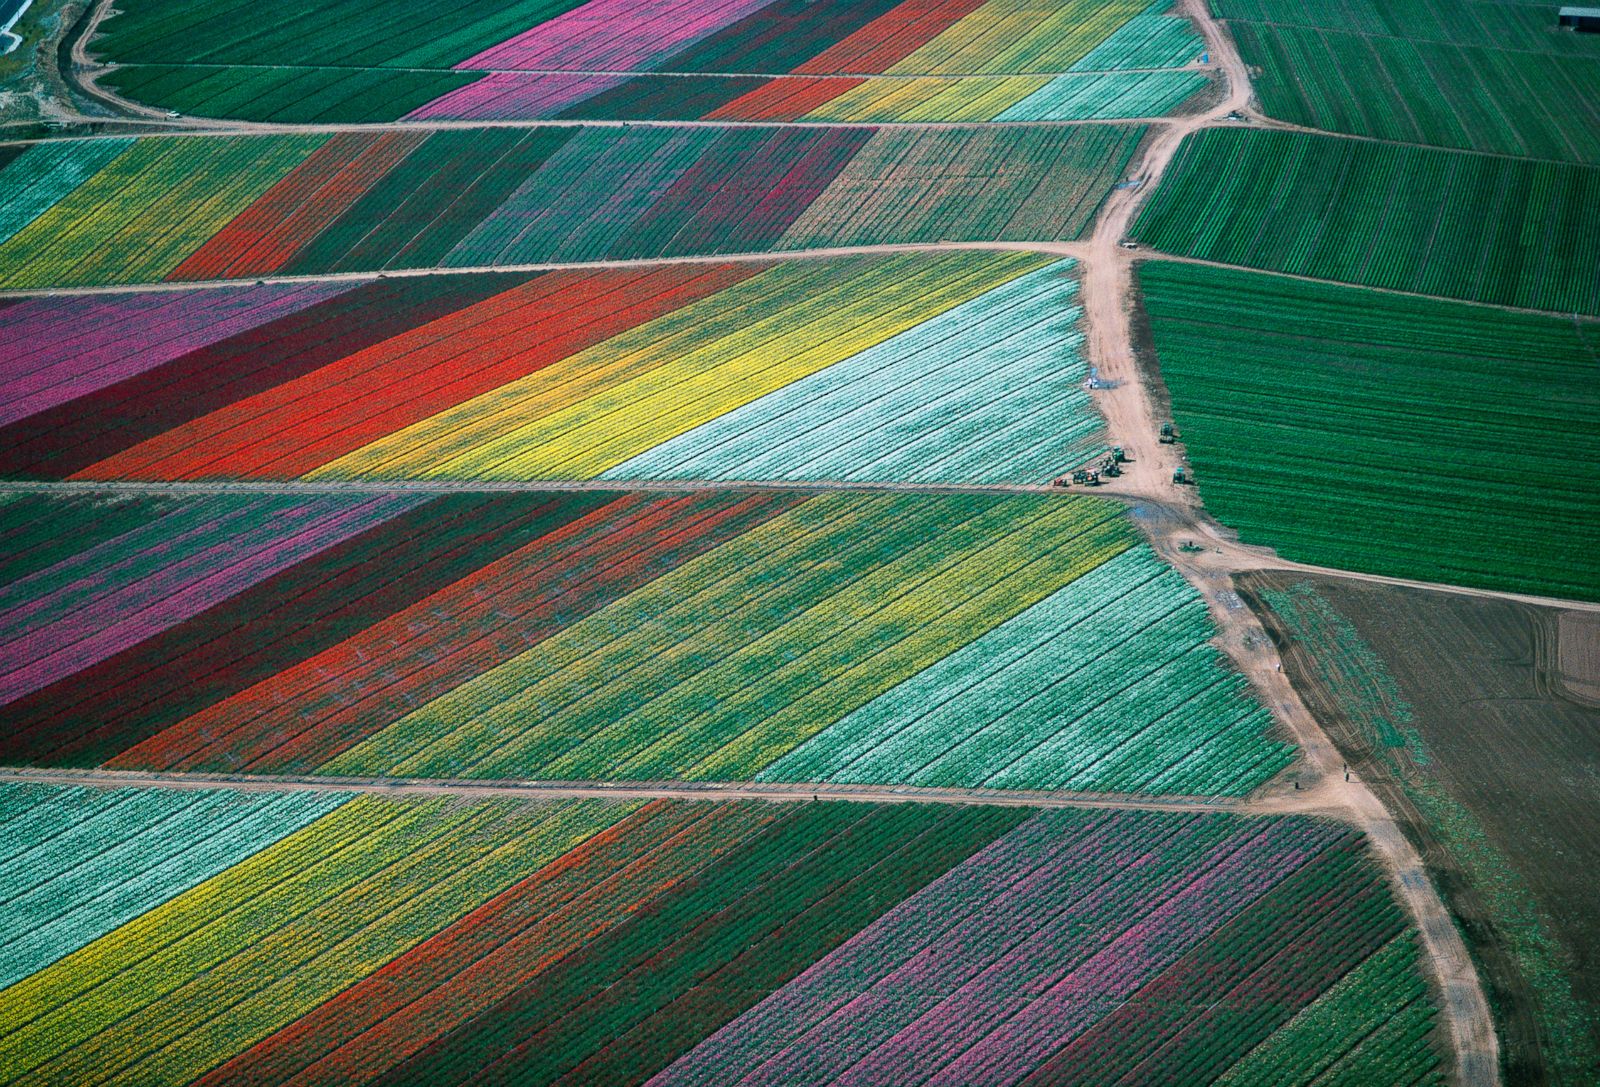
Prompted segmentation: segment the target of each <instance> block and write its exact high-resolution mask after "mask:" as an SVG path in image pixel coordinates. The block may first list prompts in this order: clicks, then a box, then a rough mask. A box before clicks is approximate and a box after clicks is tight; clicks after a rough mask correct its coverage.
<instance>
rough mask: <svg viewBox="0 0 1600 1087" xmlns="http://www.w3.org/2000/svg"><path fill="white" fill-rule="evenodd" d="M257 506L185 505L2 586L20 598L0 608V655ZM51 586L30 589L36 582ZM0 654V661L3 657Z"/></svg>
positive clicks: (223, 531) (175, 558) (9, 596)
mask: <svg viewBox="0 0 1600 1087" xmlns="http://www.w3.org/2000/svg"><path fill="white" fill-rule="evenodd" d="M259 510H260V506H259V504H256V503H250V504H246V505H238V506H232V507H223V508H222V509H221V510H220V512H219V510H218V508H217V506H216V505H215V504H213V503H209V502H205V503H185V504H182V505H180V506H178V507H176V508H174V509H170V510H168V511H167V512H165V513H163V514H161V515H160V516H158V517H156V518H154V519H152V520H151V521H150V522H148V523H147V524H144V525H141V526H139V527H138V528H136V529H133V530H132V531H129V532H124V533H123V534H122V535H120V536H116V537H114V538H112V539H110V540H107V541H105V542H104V543H101V544H99V545H97V546H95V547H92V548H90V549H89V550H87V551H82V552H79V553H78V554H76V555H71V556H68V557H67V558H65V559H63V560H61V561H60V562H58V563H56V564H54V565H53V566H49V567H46V568H45V569H43V570H40V571H38V572H37V573H34V574H31V575H29V576H28V577H26V578H22V579H21V580H19V581H17V582H16V583H15V584H13V585H8V586H6V588H5V590H4V594H3V599H4V600H5V601H14V600H15V601H20V603H15V604H10V605H9V606H7V607H5V608H4V610H0V654H3V652H4V649H5V647H6V646H8V645H9V644H10V643H11V642H12V641H14V640H16V639H18V638H21V637H24V636H28V635H31V634H33V633H34V631H35V630H37V629H38V628H41V627H44V626H48V625H50V624H51V623H55V622H58V621H59V620H60V619H61V617H62V616H64V615H67V614H70V613H71V612H72V610H73V609H75V608H80V607H82V606H84V604H85V603H86V602H89V601H93V600H95V599H97V598H99V597H100V596H102V595H103V594H106V593H112V592H118V591H120V590H121V589H122V588H123V587H124V586H126V585H129V584H131V583H133V582H135V581H137V580H139V579H140V578H141V577H144V576H146V575H145V574H141V573H138V571H140V570H141V569H143V568H145V567H147V566H149V565H150V560H151V559H152V558H154V559H157V560H159V559H160V558H161V557H162V556H171V559H170V562H169V563H168V566H169V568H170V566H171V565H172V564H174V563H177V562H179V561H181V560H182V558H184V557H187V555H188V554H189V553H190V552H192V551H193V550H194V548H195V547H197V546H200V545H203V544H205V542H206V541H207V540H210V539H213V538H216V537H219V536H226V535H227V534H228V533H229V532H231V531H233V530H232V529H231V528H230V526H231V525H233V524H234V523H235V522H239V521H247V520H248V519H249V518H250V517H251V516H252V515H253V514H256V513H257V512H258V511H259ZM41 583H42V584H46V585H48V584H55V585H56V588H54V589H50V590H47V591H45V592H39V593H35V592H34V587H35V586H36V585H38V584H41ZM3 659H4V657H3V655H0V660H3Z"/></svg>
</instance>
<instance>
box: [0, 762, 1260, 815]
mask: <svg viewBox="0 0 1600 1087" xmlns="http://www.w3.org/2000/svg"><path fill="white" fill-rule="evenodd" d="M0 782H32V783H33V784H36V785H69V786H70V785H81V786H90V787H94V788H125V787H128V786H134V785H138V786H143V787H147V788H161V789H214V788H217V787H218V786H224V785H225V786H228V787H229V788H235V789H243V790H245V791H247V792H356V793H378V794H381V795H385V796H407V795H426V796H440V795H444V796H462V797H506V796H518V797H527V798H531V799H541V800H568V799H594V798H605V799H611V800H662V799H666V800H707V799H712V800H784V801H798V800H805V801H809V800H850V801H855V802H857V803H863V804H910V803H916V804H983V805H999V806H1001V807H1011V808H1086V809H1096V810H1099V809H1110V810H1129V811H1134V810H1138V811H1217V812H1235V813H1239V812H1245V811H1248V810H1249V805H1248V804H1247V803H1245V802H1242V801H1233V800H1226V799H1217V798H1215V797H1203V796H1196V797H1185V796H1174V797H1146V796H1122V795H1117V794H1112V793H1069V792H1017V791H1008V790H999V789H942V788H941V789H927V788H918V787H913V786H875V785H828V784H815V785H813V784H802V785H781V784H774V785H767V784H761V783H756V782H736V781H704V782H702V781H640V782H610V781H526V780H503V781H493V780H484V779H481V778H392V777H322V776H316V775H309V776H281V775H273V774H200V773H188V772H185V773H177V774H160V773H143V772H140V771H136V770H52V769H14V768H13V769H0Z"/></svg>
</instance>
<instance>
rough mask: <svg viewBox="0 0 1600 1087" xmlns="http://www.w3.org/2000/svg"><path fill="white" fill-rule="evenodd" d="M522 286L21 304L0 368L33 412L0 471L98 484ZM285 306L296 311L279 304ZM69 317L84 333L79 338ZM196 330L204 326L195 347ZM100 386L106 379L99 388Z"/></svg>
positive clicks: (459, 284) (10, 438)
mask: <svg viewBox="0 0 1600 1087" xmlns="http://www.w3.org/2000/svg"><path fill="white" fill-rule="evenodd" d="M525 278H526V277H523V276H509V275H482V276H479V275H472V276H419V277H413V278H405V279H391V280H381V281H375V282H367V283H361V284H341V285H339V286H338V287H328V286H326V285H322V284H319V285H315V286H305V287H296V288H283V287H278V286H261V287H248V288H239V289H237V290H232V289H225V290H222V291H220V292H219V293H217V294H212V293H210V292H209V291H205V292H202V291H183V292H174V293H172V294H170V295H169V294H164V293H162V294H157V293H150V294H139V295H116V296H112V297H111V298H109V299H107V300H104V301H96V302H88V301H86V300H85V299H84V298H82V297H75V298H71V299H62V300H59V301H51V300H47V299H31V300H28V301H24V302H19V303H17V304H15V305H13V306H12V307H10V308H9V309H8V310H6V311H5V312H6V316H5V318H4V319H3V320H4V322H5V323H6V324H7V325H8V327H9V326H10V324H11V322H15V327H17V328H18V329H20V330H21V331H22V332H24V333H26V334H27V335H26V336H25V337H18V338H16V339H9V340H7V341H6V342H5V343H4V344H3V345H0V358H4V359H5V362H4V363H3V365H4V366H5V367H6V370H7V372H8V374H15V375H16V380H17V382H18V385H19V388H22V389H24V390H26V392H25V397H26V398H25V399H24V400H21V401H18V402H16V407H15V409H14V410H15V411H16V412H18V413H19V414H20V412H22V411H24V410H28V409H38V410H31V411H30V413H29V414H27V415H26V416H25V417H21V418H16V419H14V420H12V421H10V422H8V423H7V425H6V426H5V427H4V429H3V430H0V474H4V475H5V476H8V477H11V478H19V477H20V478H39V477H44V478H57V479H59V478H64V477H68V476H71V475H73V474H74V473H85V474H87V475H94V474H95V473H94V472H92V471H89V469H91V468H92V467H93V466H94V465H95V464H96V463H98V462H100V461H102V460H105V459H109V458H115V457H118V456H120V455H122V454H124V453H125V452H126V451H127V450H128V449H130V448H133V447H136V446H138V445H140V444H141V443H144V442H149V441H152V440H154V439H156V438H158V437H159V436H160V435H162V434H164V433H166V432H168V431H171V430H175V429H179V428H182V427H184V426H188V425H191V424H193V423H194V421H195V420H197V419H200V418H203V417H205V416H207V415H208V414H211V413H213V412H216V411H220V410H223V409H225V408H227V407H229V406H230V405H233V404H236V403H238V402H240V401H243V400H249V399H251V398H252V397H256V396H260V395H263V394H266V393H269V392H270V391H271V390H272V389H274V388H276V387H278V386H280V385H282V384H285V383H290V382H293V381H295V380H297V379H298V378H301V377H303V376H305V375H308V374H312V373H316V372H317V371H319V370H321V369H324V368H326V367H328V366H330V365H333V364H335V363H338V362H339V361H341V360H343V359H345V358H348V357H350V356H352V355H356V354H360V353H362V352H363V351H365V350H366V349H368V348H371V347H373V346H374V345H376V344H381V343H384V342H386V341H390V340H393V339H395V338H396V337H399V336H400V335H401V334H403V333H407V332H410V331H412V330H414V329H418V328H421V327H424V326H426V325H428V324H430V323H433V322H435V321H437V320H439V319H441V318H445V317H447V316H449V315H451V314H454V313H456V312H458V311H462V310H466V309H470V308H471V307H473V306H475V305H477V304H479V303H481V302H484V301H485V300H486V299H488V298H490V297H492V296H494V295H497V294H500V293H501V292H503V291H505V290H507V289H509V288H512V287H515V286H517V285H518V284H519V283H521V282H523V281H524V280H525ZM285 290H289V291H290V292H291V293H290V294H288V295H285V294H284V292H285ZM286 298H292V299H294V302H293V303H292V304H288V305H285V304H283V303H284V300H285V299H286ZM151 300H154V301H151ZM222 307H226V310H224V309H223V308H222ZM78 313H83V314H84V315H85V318H86V319H87V320H90V321H91V322H92V324H91V325H90V326H89V327H88V328H84V329H83V330H82V331H79V330H78V327H77V321H76V317H75V315H76V314H78ZM226 313H237V314H239V315H240V316H241V318H242V320H238V321H235V320H234V319H233V318H231V317H227V316H225V314H226ZM252 315H253V316H252ZM263 317H264V318H267V319H265V320H259V318H263ZM258 320H259V323H258ZM194 325H200V326H202V327H199V328H196V329H194V332H193V335H192V336H191V335H190V334H189V333H188V331H186V330H187V329H189V328H191V327H192V326H194ZM252 326H253V327H252ZM91 329H92V332H91ZM58 343H59V344H61V345H63V346H62V347H61V348H57V347H56V346H55V345H56V344H58ZM164 345H167V346H164ZM80 350H81V354H79V353H78V352H79V351H80ZM169 353H171V354H174V355H175V357H172V358H170V359H169V358H166V357H165V356H166V355H167V354H169ZM496 357H498V356H496ZM147 362H159V364H158V365H155V366H148V367H147ZM36 374H37V377H35V375H36ZM107 379H115V380H111V383H110V384H105V385H103V386H102V387H96V386H98V385H99V383H100V382H102V381H105V380H107ZM80 390H81V391H82V395H74V394H76V393H78V392H79V391H80ZM69 395H70V396H71V398H70V399H66V397H68V396H69ZM52 401H54V402H53V403H52ZM46 405H48V406H46Z"/></svg>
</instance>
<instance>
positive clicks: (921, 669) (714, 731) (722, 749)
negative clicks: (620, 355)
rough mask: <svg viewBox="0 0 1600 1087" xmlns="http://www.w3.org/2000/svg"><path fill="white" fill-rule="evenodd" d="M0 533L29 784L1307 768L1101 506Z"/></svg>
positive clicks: (1143, 550)
mask: <svg viewBox="0 0 1600 1087" xmlns="http://www.w3.org/2000/svg"><path fill="white" fill-rule="evenodd" d="M5 508H6V511H7V522H8V524H9V525H10V526H12V527H10V528H9V530H8V532H7V533H6V536H5V539H4V545H5V546H4V551H3V561H4V563H5V574H6V579H7V581H8V585H7V587H6V588H5V589H4V590H3V591H0V705H3V707H4V712H5V714H6V716H7V719H8V722H9V726H10V727H9V728H8V730H7V731H6V734H5V735H4V736H3V737H0V761H3V762H5V763H8V764H13V765H15V764H19V763H32V764H43V765H78V766H92V765H99V764H104V765H107V766H111V767H115V768H122V769H147V770H167V771H182V770H208V771H224V772H226V771H239V770H245V771H252V772H279V773H281V772H294V773H303V772H320V773H326V774H354V775H382V776H420V777H479V778H545V779H580V780H582V779H603V778H609V779H633V780H651V779H658V778H687V779H700V780H707V779H709V780H716V779H724V780H726V779H733V780H749V779H751V778H760V779H762V780H769V781H806V780H829V781H844V782H874V783H886V784H896V783H913V784H926V785H955V786H989V787H994V788H1014V789H1036V788H1066V789H1078V790H1100V791H1111V792H1151V793H1191V794H1206V795H1209V794H1226V795H1239V794H1242V793H1245V792H1247V791H1249V790H1250V789H1251V788H1253V787H1254V786H1256V785H1258V784H1260V783H1261V782H1263V781H1265V780H1266V779H1267V778H1269V777H1271V776H1272V775H1273V774H1274V773H1276V772H1277V771H1278V770H1280V769H1281V768H1283V767H1284V766H1285V765H1286V764H1287V763H1288V761H1289V759H1290V757H1291V753H1292V752H1291V749H1290V748H1289V747H1288V745H1286V744H1283V743H1281V742H1279V741H1278V740H1276V739H1273V738H1272V737H1271V736H1270V735H1269V728H1270V718H1269V716H1268V714H1267V712H1266V710H1265V709H1263V708H1262V707H1261V706H1260V705H1259V704H1258V703H1257V702H1256V701H1255V699H1254V697H1253V695H1252V694H1251V693H1250V691H1249V688H1248V685H1247V684H1246V683H1245V681H1244V679H1243V678H1242V677H1241V676H1239V675H1238V674H1237V673H1235V672H1234V671H1233V670H1232V669H1231V667H1229V666H1228V664H1227V663H1226V662H1225V660H1224V658H1223V657H1222V656H1221V655H1220V654H1219V653H1218V651H1217V650H1216V649H1215V648H1214V647H1213V646H1212V645H1211V644H1210V641H1209V640H1210V638H1211V637H1212V635H1213V627H1212V625H1211V621H1210V618H1209V615H1208V613H1207V611H1206V608H1205V605H1204V604H1203V602H1202V601H1201V600H1200V598H1199V596H1198V595H1197V594H1196V593H1195V591H1194V590H1193V589H1192V588H1191V587H1190V586H1189V585H1188V583H1187V582H1185V581H1184V580H1183V579H1182V578H1181V577H1179V576H1178V575H1177V574H1176V573H1175V572H1174V571H1173V570H1171V569H1170V568H1168V567H1167V566H1165V565H1164V564H1163V563H1161V562H1160V561H1159V560H1158V559H1156V558H1155V556H1154V555H1153V554H1152V553H1151V552H1150V551H1149V549H1148V548H1147V547H1146V546H1145V545H1143V544H1142V543H1140V542H1139V541H1138V539H1137V537H1136V535H1135V533H1134V531H1133V529H1132V527H1131V525H1130V524H1129V522H1128V520H1127V519H1126V517H1125V516H1124V515H1123V514H1122V512H1121V509H1120V507H1119V506H1117V505H1116V504H1113V503H1105V502H1098V501H1095V500H1091V499H1085V498H1065V497H1057V496H1042V495H1014V496H1003V495H993V494H965V495H959V494H952V495H913V494H877V495H863V494H849V493H828V494H821V495H810V494H807V493H805V492H799V491H780V492H772V491H768V492H756V493H751V492H715V491H707V492H697V493H693V494H685V495H670V494H669V495H656V496H650V495H647V494H642V493H634V494H615V493H610V494H608V493H605V492H599V491H595V492H581V493H560V492H552V493H547V494H522V495H517V494H508V495H500V496H491V495H451V496H441V497H433V498H429V497H427V496H425V495H420V494H410V495H383V494H375V495H367V496H363V497H360V498H352V497H344V496H332V495H326V496H320V497H302V498H284V497H254V498H249V497H235V496H213V497H189V498H176V497H163V498H148V499H145V498H141V499H133V498H122V499H115V500H112V499H94V498H89V497H82V498H76V499H70V500H63V499H55V498H47V497H43V496H40V497H20V496H19V497H13V498H12V499H11V500H10V501H9V503H8V504H7V506H6V507H5Z"/></svg>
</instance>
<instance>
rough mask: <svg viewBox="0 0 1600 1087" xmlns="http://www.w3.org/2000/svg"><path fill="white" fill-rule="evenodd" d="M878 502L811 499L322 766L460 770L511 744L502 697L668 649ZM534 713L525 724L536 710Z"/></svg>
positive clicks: (582, 684) (522, 700)
mask: <svg viewBox="0 0 1600 1087" xmlns="http://www.w3.org/2000/svg"><path fill="white" fill-rule="evenodd" d="M874 505H875V503H874V500H873V497H872V496H869V495H857V494H829V495H822V496H819V497H817V498H813V499H811V500H810V501H808V502H806V503H804V504H802V505H800V506H797V507H796V508H794V509H792V510H790V511H789V512H787V513H785V514H783V515H782V516H780V517H776V518H774V519H773V520H771V521H769V522H767V523H766V524H764V525H761V526H760V527H758V528H756V529H753V530H752V531H750V532H746V533H744V534H742V535H740V536H738V537H735V538H734V539H732V540H729V541H728V542H726V543H724V544H722V545H721V546H720V547H717V548H715V549H713V550H711V551H709V552H707V553H706V554H704V555H701V556H699V557H697V558H695V559H693V560H691V561H690V562H687V563H685V564H684V565H682V566H680V567H678V568H677V569H676V570H674V571H672V572H671V573H669V574H667V575H665V576H663V577H660V578H657V579H656V580H654V581H652V582H650V583H649V584H648V585H645V586H644V587H642V588H640V589H639V590H637V591H635V592H633V593H631V594H629V595H628V596H626V597H624V598H623V599H621V600H619V601H616V602H615V603H613V604H611V605H610V606H608V607H606V608H603V609H601V610H600V611H598V612H596V613H595V614H593V615H591V616H588V617H587V618H585V619H583V620H581V621H579V622H577V623H574V624H573V625H572V626H570V627H567V628H566V629H565V630H562V631H561V632H560V633H558V634H556V635H554V636H552V637H550V638H547V639H546V640H544V641H542V642H540V643H539V644H538V645H536V646H534V647H533V648H532V649H530V650H528V651H527V652H525V653H523V654H521V655H519V656H517V657H514V658H512V659H511V660H509V661H507V662H505V663H504V664H501V665H500V666H498V667H497V668H494V669H492V670H490V671H488V672H485V673H484V674H483V675H480V676H477V677H475V678H474V679H472V680H471V681H469V682H468V683H466V684H463V685H462V686H460V687H458V688H456V689H455V690H453V691H451V692H449V693H448V694H446V695H443V696H441V697H440V698H438V699H435V700H434V701H433V702H431V703H429V704H428V705H425V706H422V707H420V708H418V709H417V710H416V711H415V712H413V713H412V714H410V715H409V716H407V717H405V718H403V719H402V720H400V721H397V722H395V723H394V724H393V725H390V726H389V727H388V728H386V729H384V730H382V731H381V732H379V733H377V734H376V735H374V736H371V737H369V738H368V739H367V740H365V741H364V742H363V743H361V744H359V745H357V746H356V747H354V748H352V749H351V750H349V751H347V752H345V753H344V754H343V755H341V756H340V757H338V758H337V759H334V760H333V761H332V762H330V763H328V764H327V765H326V766H325V767H323V770H324V771H325V772H327V773H330V774H338V773H367V772H380V771H381V772H383V773H394V774H431V773H435V772H438V771H440V770H441V769H446V768H448V769H449V770H450V771H451V772H460V771H461V770H463V769H465V768H466V766H467V764H468V763H470V762H471V761H472V756H474V755H476V756H479V757H488V756H490V755H492V754H493V752H494V751H495V750H496V748H497V746H498V745H500V744H503V743H506V742H508V737H506V735H505V730H504V728H503V727H502V725H501V724H500V722H501V720H502V717H503V713H502V711H500V707H501V706H502V704H507V710H506V711H505V712H512V711H515V710H516V709H517V707H518V706H519V705H520V706H525V707H537V706H538V705H540V704H543V705H545V706H550V707H555V706H559V705H564V704H565V703H566V702H568V701H572V700H574V699H576V698H580V697H583V696H584V695H585V694H587V693H588V692H590V691H592V690H594V689H595V688H597V687H598V686H600V685H601V684H603V683H605V682H606V681H607V680H608V679H610V678H612V677H613V676H616V675H618V674H619V673H620V672H621V671H625V670H626V667H627V658H628V657H629V656H630V655H635V656H636V657H637V655H654V654H659V653H671V652H673V651H674V650H675V649H676V648H677V647H679V646H680V645H682V644H683V643H684V642H685V641H686V638H687V635H688V634H690V633H691V632H693V631H694V630H695V629H696V628H697V627H698V626H699V625H701V624H702V623H703V621H704V618H705V616H706V615H708V614H721V613H722V611H723V610H724V607H725V604H724V603H723V602H725V601H727V600H738V599H740V598H741V596H742V595H745V594H755V593H757V592H759V591H760V585H761V582H762V580H763V578H764V576H766V572H767V571H768V570H770V569H772V568H773V567H774V566H776V565H778V564H780V563H782V562H785V561H787V560H788V559H789V556H790V555H792V554H796V553H804V552H806V551H807V550H808V549H810V548H812V547H814V546H815V542H816V540H817V538H818V534H819V533H821V534H823V535H822V537H821V538H822V539H828V538H832V535H833V534H835V533H846V534H848V533H860V532H870V530H871V528H872V519H871V517H870V514H871V512H872V510H873V509H874ZM637 659H642V657H637ZM637 659H636V660H635V663H637ZM513 700H514V701H513ZM530 712H531V713H532V716H530V718H529V719H528V721H527V722H526V725H525V727H533V726H534V724H535V722H536V721H537V719H538V716H541V715H540V714H538V713H537V711H536V710H531V711H530Z"/></svg>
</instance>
